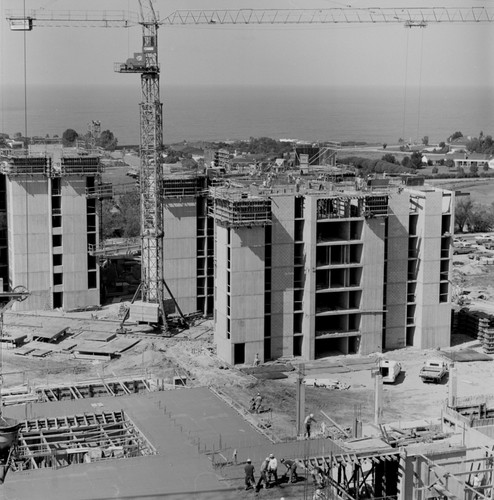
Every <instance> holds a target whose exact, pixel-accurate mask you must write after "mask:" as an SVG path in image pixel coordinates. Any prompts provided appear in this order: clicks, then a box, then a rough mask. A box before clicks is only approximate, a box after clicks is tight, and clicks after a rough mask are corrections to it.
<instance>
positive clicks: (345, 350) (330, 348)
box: [315, 335, 360, 359]
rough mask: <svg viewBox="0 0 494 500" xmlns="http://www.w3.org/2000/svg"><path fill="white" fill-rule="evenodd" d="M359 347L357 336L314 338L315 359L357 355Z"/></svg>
mask: <svg viewBox="0 0 494 500" xmlns="http://www.w3.org/2000/svg"><path fill="white" fill-rule="evenodd" d="M359 345H360V337H359V336H358V335H355V336H352V337H337V338H319V339H318V338H316V344H315V359H321V358H327V357H330V356H340V355H341V354H357V353H358V349H359Z"/></svg>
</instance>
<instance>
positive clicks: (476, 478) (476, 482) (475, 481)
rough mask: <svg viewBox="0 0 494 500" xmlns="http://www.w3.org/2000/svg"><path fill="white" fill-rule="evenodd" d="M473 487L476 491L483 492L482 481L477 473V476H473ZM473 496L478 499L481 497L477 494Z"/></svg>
mask: <svg viewBox="0 0 494 500" xmlns="http://www.w3.org/2000/svg"><path fill="white" fill-rule="evenodd" d="M472 487H473V489H474V490H475V491H476V492H479V493H481V492H482V481H481V479H480V476H479V475H478V474H475V476H473V480H472ZM473 498H474V499H477V498H479V497H478V495H477V494H475V495H474V497H473Z"/></svg>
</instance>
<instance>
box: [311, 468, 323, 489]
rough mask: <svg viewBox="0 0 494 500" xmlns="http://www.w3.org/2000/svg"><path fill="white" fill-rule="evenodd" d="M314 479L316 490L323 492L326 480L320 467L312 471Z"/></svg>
mask: <svg viewBox="0 0 494 500" xmlns="http://www.w3.org/2000/svg"><path fill="white" fill-rule="evenodd" d="M310 473H311V475H312V479H313V480H314V487H315V488H316V490H322V489H323V488H324V487H325V486H326V478H325V477H324V474H323V472H322V469H321V468H320V467H315V468H314V469H312V470H311V471H310Z"/></svg>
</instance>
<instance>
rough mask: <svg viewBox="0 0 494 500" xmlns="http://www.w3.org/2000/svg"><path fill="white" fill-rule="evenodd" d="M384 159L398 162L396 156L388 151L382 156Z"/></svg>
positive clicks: (389, 161)
mask: <svg viewBox="0 0 494 500" xmlns="http://www.w3.org/2000/svg"><path fill="white" fill-rule="evenodd" d="M381 160H382V161H387V162H388V163H396V158H395V156H394V155H392V154H391V153H386V154H385V155H384V156H383V157H382V158H381Z"/></svg>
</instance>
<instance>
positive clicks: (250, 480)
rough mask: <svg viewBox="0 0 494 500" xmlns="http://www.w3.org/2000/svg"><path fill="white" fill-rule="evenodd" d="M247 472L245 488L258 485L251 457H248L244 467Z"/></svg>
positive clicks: (248, 488)
mask: <svg viewBox="0 0 494 500" xmlns="http://www.w3.org/2000/svg"><path fill="white" fill-rule="evenodd" d="M244 472H245V489H246V490H250V489H251V488H254V487H255V486H256V480H255V479H254V466H253V465H252V461H251V459H250V458H248V459H247V463H246V464H245V467H244Z"/></svg>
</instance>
